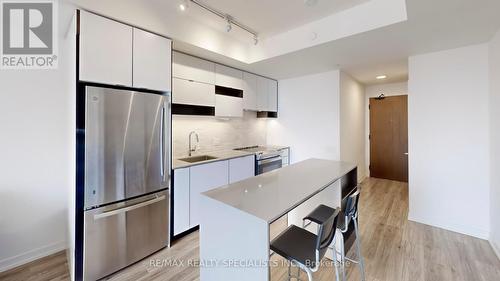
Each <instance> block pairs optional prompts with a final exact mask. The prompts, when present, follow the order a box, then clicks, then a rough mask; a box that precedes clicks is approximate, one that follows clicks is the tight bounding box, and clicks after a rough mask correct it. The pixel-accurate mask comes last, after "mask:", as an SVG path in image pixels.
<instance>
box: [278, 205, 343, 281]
mask: <svg viewBox="0 0 500 281" xmlns="http://www.w3.org/2000/svg"><path fill="white" fill-rule="evenodd" d="M320 206H322V208H323V209H324V210H325V214H326V213H328V214H327V215H325V217H324V220H323V222H322V223H319V224H318V225H319V227H318V229H319V231H318V234H317V235H315V234H313V233H311V232H309V231H307V230H305V229H303V228H300V227H298V226H295V225H290V226H289V227H288V228H287V229H286V230H285V231H283V232H282V233H281V234H280V235H279V236H278V237H276V238H275V239H274V240H273V241H272V242H271V250H272V251H274V252H275V253H277V254H279V255H280V256H282V257H284V258H286V259H287V260H288V261H289V264H288V280H291V279H292V278H295V279H296V280H300V279H299V274H300V270H301V269H302V270H303V271H305V272H306V273H307V277H308V279H309V281H313V276H312V274H313V272H316V271H318V269H319V266H320V263H321V260H322V259H323V257H324V256H325V254H326V251H327V250H328V247H329V246H330V245H331V244H332V242H333V241H334V240H335V233H336V232H337V231H336V229H337V221H338V214H339V211H340V210H339V209H333V208H330V207H327V206H325V205H320ZM292 265H295V266H297V267H298V268H299V269H298V270H299V274H297V276H292V274H291V267H292ZM335 269H337V268H335ZM336 276H337V280H338V278H339V274H338V272H337V271H336Z"/></svg>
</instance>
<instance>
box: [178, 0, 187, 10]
mask: <svg viewBox="0 0 500 281" xmlns="http://www.w3.org/2000/svg"><path fill="white" fill-rule="evenodd" d="M187 8H189V2H188V1H187V0H184V1H182V2H181V3H180V4H179V9H180V10H181V11H183V12H184V11H185V10H187Z"/></svg>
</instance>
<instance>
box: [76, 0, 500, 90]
mask: <svg viewBox="0 0 500 281" xmlns="http://www.w3.org/2000/svg"><path fill="white" fill-rule="evenodd" d="M70 1H72V2H74V3H75V4H77V5H78V6H80V7H83V8H86V9H88V10H91V11H94V12H97V13H100V14H103V15H106V16H109V17H111V18H115V19H118V20H122V21H124V22H128V23H130V24H133V25H136V26H140V27H143V28H145V29H148V30H151V31H155V32H157V33H160V34H164V35H166V36H168V37H170V38H172V39H173V41H174V48H175V49H177V50H181V51H184V52H187V53H191V54H193V55H197V56H200V57H204V58H207V59H210V60H213V61H216V62H220V63H223V64H226V65H230V66H233V67H237V68H240V69H243V70H247V71H251V72H254V73H258V74H261V75H265V76H268V77H272V78H276V79H286V78H291V77H297V76H302V75H308V74H313V73H318V72H323V71H329V70H333V69H342V70H344V71H346V72H347V73H349V74H351V76H353V77H354V78H355V79H357V80H358V81H359V82H361V83H364V84H367V85H369V84H374V83H381V82H399V81H403V80H406V79H407V77H408V57H410V56H414V55H418V54H423V53H428V52H435V51H441V50H446V49H452V48H458V47H462V46H467V45H472V44H478V43H484V42H488V41H489V40H490V39H491V38H492V37H493V35H494V34H495V32H496V31H498V30H499V29H500V17H499V16H498V11H500V1H499V0H439V1H436V0H406V1H405V0H317V1H318V2H317V5H316V6H313V7H308V6H306V5H304V1H303V0H251V1H249V0H203V1H205V3H208V4H210V5H211V6H213V7H214V8H217V9H219V10H221V11H224V12H227V13H230V14H231V15H232V16H234V17H235V18H237V19H238V20H239V21H241V22H242V23H244V24H246V25H248V26H250V27H252V28H254V29H255V30H257V31H258V32H259V33H261V34H266V35H267V38H261V39H262V40H261V42H259V44H258V45H257V46H254V44H253V40H252V38H251V36H249V35H248V34H247V33H245V32H243V31H241V30H239V29H238V28H233V30H231V32H229V33H228V32H226V31H225V23H224V21H223V20H221V19H220V18H218V17H216V16H214V15H212V14H210V13H209V12H207V11H204V10H203V9H200V8H198V7H195V6H193V4H192V5H191V7H190V8H189V9H188V11H186V12H181V11H180V10H179V8H178V5H179V3H181V0H142V1H137V0H106V1H102V0H70ZM313 34H314V35H316V36H315V37H314V38H312V37H311V35H313ZM316 38H317V39H316ZM266 48H267V49H266ZM254 50H259V51H261V54H263V55H261V56H260V57H259V58H258V59H253V60H252V57H251V56H252V52H253V51H254ZM249 58H250V59H249ZM381 74H385V75H387V76H388V78H387V79H386V80H382V81H378V80H376V79H375V76H377V75H381Z"/></svg>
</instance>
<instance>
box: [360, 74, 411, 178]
mask: <svg viewBox="0 0 500 281" xmlns="http://www.w3.org/2000/svg"><path fill="white" fill-rule="evenodd" d="M381 94H384V95H385V96H386V97H389V96H402V95H408V82H399V83H387V84H377V85H370V86H366V88H365V96H366V100H365V105H364V106H365V107H364V108H365V135H364V138H365V159H366V160H365V164H366V166H365V171H366V176H367V177H368V176H370V168H369V166H370V140H369V135H370V110H369V109H368V105H370V98H376V97H378V96H380V95H381Z"/></svg>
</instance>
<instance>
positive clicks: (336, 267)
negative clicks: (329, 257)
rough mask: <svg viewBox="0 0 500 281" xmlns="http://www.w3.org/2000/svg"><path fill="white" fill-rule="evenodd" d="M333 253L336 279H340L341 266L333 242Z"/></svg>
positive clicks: (337, 280)
mask: <svg viewBox="0 0 500 281" xmlns="http://www.w3.org/2000/svg"><path fill="white" fill-rule="evenodd" d="M331 250H332V253H333V266H334V267H335V280H336V281H340V275H339V268H338V266H337V248H336V247H335V244H333V248H332V249H331Z"/></svg>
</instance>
